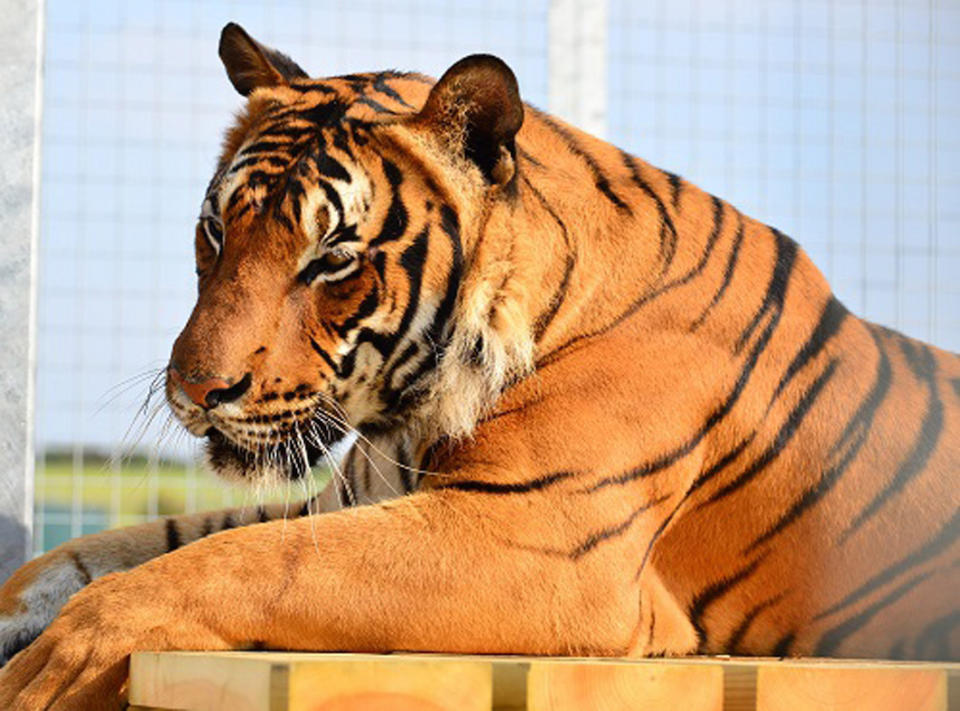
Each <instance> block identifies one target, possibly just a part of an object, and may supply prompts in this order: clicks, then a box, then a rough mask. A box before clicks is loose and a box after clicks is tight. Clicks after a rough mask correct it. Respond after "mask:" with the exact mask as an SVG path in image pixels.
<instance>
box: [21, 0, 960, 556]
mask: <svg viewBox="0 0 960 711" xmlns="http://www.w3.org/2000/svg"><path fill="white" fill-rule="evenodd" d="M550 5H551V3H549V2H548V1H547V0H540V1H538V2H524V3H512V2H505V1H498V2H490V1H489V0H485V1H482V2H481V1H479V0H473V1H471V2H455V3H454V2H441V1H440V0H433V1H429V0H421V1H419V2H417V1H414V2H406V1H405V2H385V1H384V2H373V1H370V0H357V1H355V2H352V3H349V4H344V3H337V2H313V1H311V0H301V1H299V2H294V1H289V2H278V3H254V2H239V1H236V2H228V1H226V0H219V1H213V2H178V1H167V0H153V1H144V0H136V1H134V0H111V1H98V2H91V3H77V2H72V1H71V0H47V3H46V27H47V30H46V44H45V47H46V50H45V90H44V122H43V168H42V207H41V243H40V275H39V278H40V284H39V299H38V302H39V313H38V319H39V323H38V352H37V355H38V370H37V403H36V408H37V413H36V418H37V419H36V440H37V452H38V462H37V470H36V492H37V493H36V508H35V513H36V520H35V524H36V529H35V537H34V541H35V543H34V548H35V550H36V551H38V552H39V551H43V550H47V549H49V548H51V547H52V546H54V545H56V544H57V543H59V542H61V541H62V540H64V539H66V538H68V537H72V536H76V535H79V534H81V533H86V532H90V531H93V530H97V529H100V528H103V527H105V526H113V525H119V524H128V523H134V522H137V521H142V520H146V519H148V518H150V517H154V516H157V515H160V514H164V513H177V512H181V511H192V510H197V509H202V508H210V507H215V506H221V505H226V504H230V503H237V502H243V501H244V500H249V497H250V496H251V494H248V493H243V492H239V493H238V492H233V491H230V490H228V489H226V488H223V487H221V486H220V485H218V484H217V483H216V482H215V481H214V480H213V477H211V476H209V475H207V474H205V473H203V472H198V471H197V468H196V466H195V465H194V464H193V463H192V462H193V461H194V459H193V454H194V452H193V445H192V444H191V443H190V442H188V441H186V440H185V439H177V438H176V437H173V438H165V439H164V438H163V437H162V435H163V432H162V430H163V422H164V421H165V419H166V413H165V412H163V411H160V412H158V414H157V416H156V418H155V419H154V421H153V422H152V424H151V425H150V426H148V427H146V428H145V429H143V431H142V433H141V430H140V429H138V428H140V427H141V426H140V425H137V426H135V428H134V435H136V434H137V433H141V434H142V438H141V439H140V440H139V441H140V442H141V445H140V446H139V448H135V451H136V452H137V453H138V456H136V457H134V458H133V459H132V460H130V461H128V462H126V463H125V464H122V465H121V464H117V463H111V462H110V461H109V460H108V458H107V456H106V455H108V454H110V453H111V452H113V451H115V450H116V448H117V445H118V444H119V443H120V441H121V439H122V438H123V436H124V433H125V432H126V431H127V429H128V427H129V425H130V423H131V421H132V420H133V419H134V413H135V412H136V410H137V407H138V406H139V404H140V402H141V401H142V399H143V396H144V394H145V391H146V389H147V385H148V383H149V380H150V377H151V376H152V374H153V373H156V372H157V370H158V369H159V368H161V367H162V366H163V364H164V363H165V362H166V358H167V355H168V353H169V349H170V346H171V344H172V342H173V339H174V338H175V336H176V334H177V332H178V331H179V329H180V327H181V326H182V324H183V323H184V322H185V320H186V318H187V315H188V314H189V310H190V307H191V305H192V300H193V295H194V289H195V285H194V277H193V263H192V262H193V257H192V233H193V226H194V220H195V217H196V214H197V211H198V208H199V203H200V198H201V196H202V193H203V189H204V186H205V185H206V182H207V181H208V179H209V177H210V173H211V171H212V168H213V163H214V159H215V153H216V148H217V144H218V142H219V137H220V134H221V132H222V130H223V129H224V128H225V126H226V125H227V123H228V122H229V120H230V116H231V112H232V111H233V110H235V109H236V108H238V107H239V106H240V104H241V99H240V97H238V96H237V95H236V94H235V93H234V92H233V90H232V88H231V87H230V85H229V83H228V81H227V79H226V77H225V76H224V73H223V69H222V67H221V65H220V63H219V60H218V59H217V55H216V42H217V37H218V34H219V31H220V28H221V27H222V26H223V25H224V24H225V23H226V22H227V21H230V20H233V21H237V22H240V23H241V24H242V25H244V26H245V27H246V28H247V29H248V30H249V31H250V32H251V33H252V34H253V35H254V36H256V37H257V38H258V39H260V40H261V41H263V42H265V43H267V44H270V45H272V46H275V47H277V48H279V49H280V50H282V51H284V52H286V53H287V54H289V55H291V56H292V57H293V58H294V59H295V60H297V61H298V62H299V63H300V64H301V65H302V66H303V67H304V68H306V69H307V70H308V71H309V72H311V73H312V74H314V75H331V74H337V73H345V72H351V71H361V70H368V69H383V68H390V67H395V68H399V69H416V70H420V71H424V72H427V73H431V74H433V75H435V76H436V75H439V74H440V73H441V72H442V71H443V70H444V69H445V68H446V67H447V66H448V65H449V64H451V63H452V62H453V61H455V60H456V59H458V58H459V57H461V56H463V55H465V54H468V53H470V52H476V51H484V52H492V53H495V54H498V55H500V56H502V57H503V58H504V59H505V60H506V61H507V62H508V63H509V64H510V65H511V66H512V67H513V68H514V70H515V72H516V73H517V75H518V77H519V80H520V84H521V89H522V91H523V93H524V95H525V98H526V99H527V100H529V101H531V102H533V103H534V104H537V105H540V106H546V105H547V96H548V86H547V85H548V79H549V77H550V73H551V69H552V65H551V60H550V58H549V54H548V42H549V37H548V25H549V22H548V15H549V11H550ZM605 12H606V20H605V22H606V33H605V41H606V42H607V50H606V55H605V60H606V61H605V64H606V70H605V72H606V76H605V77H604V76H595V77H594V76H587V77H586V79H585V81H586V83H589V82H590V81H593V82H604V81H605V82H606V86H607V91H606V96H607V102H608V103H607V106H606V112H605V114H606V125H607V126H608V127H609V131H608V134H609V135H608V138H610V139H611V140H613V141H614V142H616V143H618V144H620V145H622V146H623V147H625V148H627V149H629V150H631V151H632V152H634V153H636V154H638V155H640V156H642V157H644V158H646V159H648V160H650V161H651V162H653V163H655V164H657V165H661V166H663V167H665V168H669V169H671V170H674V171H675V172H679V173H681V174H683V175H685V176H686V177H688V178H689V179H691V180H692V181H694V182H696V183H698V184H700V185H702V186H703V187H704V188H706V189H708V190H710V191H712V192H715V193H716V194H718V195H720V196H721V197H724V198H726V199H729V200H731V201H732V202H733V203H734V204H736V205H737V206H738V207H740V208H741V209H742V210H743V211H744V212H746V213H748V214H751V215H753V216H755V217H758V218H760V219H762V220H765V221H767V222H769V223H771V224H773V225H776V226H778V227H780V228H781V229H783V230H784V231H786V232H789V233H790V234H791V235H793V236H794V237H796V238H797V239H798V240H799V241H800V242H801V244H802V245H803V246H804V247H806V249H807V250H808V251H809V252H810V253H811V255H812V256H813V258H814V260H815V261H816V262H817V263H818V264H819V265H820V266H821V267H822V268H823V269H824V271H825V272H826V273H827V275H828V276H829V277H830V278H831V280H832V283H833V284H834V286H835V288H836V289H837V290H838V292H839V294H840V296H841V298H842V299H843V300H844V301H846V303H847V304H848V305H849V306H851V307H852V308H853V309H854V310H855V311H857V312H859V313H861V314H864V315H866V316H867V317H869V318H872V319H874V320H877V321H880V322H883V323H886V324H889V325H892V326H896V327H899V328H902V329H903V330H905V331H906V332H908V333H910V334H912V335H917V336H919V337H921V338H925V339H928V340H932V341H933V342H935V343H938V344H939V345H942V346H945V347H948V348H951V349H953V350H960V320H958V319H960V310H958V308H957V307H958V306H960V295H958V287H957V285H956V282H955V280H954V279H953V278H952V277H953V275H954V274H956V273H960V239H958V237H957V235H960V229H958V228H960V212H958V211H957V207H956V206H957V204H958V197H960V174H958V172H957V171H958V167H957V166H958V165H960V160H958V158H960V156H958V155H957V153H958V151H960V121H958V118H960V116H958V112H960V91H958V84H957V82H958V80H960V71H958V69H957V68H958V67H960V62H958V61H957V60H958V56H957V53H958V47H960V8H958V7H955V6H948V5H947V4H946V3H944V2H940V3H939V4H938V3H937V2H908V1H907V0H899V1H898V2H890V1H887V0H874V1H871V2H862V3H861V2H851V1H849V0H833V1H832V2H824V1H823V0H789V1H786V0H777V1H768V0H730V1H729V2H707V1H706V0H687V1H686V2H683V1H682V0H681V1H679V2H678V1H677V0H670V2H667V1H666V0H652V1H651V2H644V3H634V2H630V1H629V0H611V2H610V3H609V5H608V6H606V9H605ZM595 40H596V37H594V38H593V39H592V40H591V41H595ZM554 62H556V59H554ZM580 80H581V81H583V80H584V77H580ZM598 95H600V96H602V95H603V92H598ZM148 414H149V413H148ZM134 440H136V437H135V436H134ZM158 441H160V442H161V444H160V445H159V446H155V443H156V442H158Z"/></svg>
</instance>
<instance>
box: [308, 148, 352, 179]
mask: <svg viewBox="0 0 960 711" xmlns="http://www.w3.org/2000/svg"><path fill="white" fill-rule="evenodd" d="M312 157H313V160H314V163H315V165H316V168H317V172H318V173H320V175H322V176H324V177H326V178H330V179H332V180H341V181H343V182H344V183H349V182H351V178H350V173H348V172H347V169H346V168H344V167H343V166H342V165H341V164H340V161H338V160H336V159H335V158H331V157H330V156H329V155H328V154H327V153H325V152H323V153H321V152H319V151H318V152H317V153H316V154H315V155H313V156H312Z"/></svg>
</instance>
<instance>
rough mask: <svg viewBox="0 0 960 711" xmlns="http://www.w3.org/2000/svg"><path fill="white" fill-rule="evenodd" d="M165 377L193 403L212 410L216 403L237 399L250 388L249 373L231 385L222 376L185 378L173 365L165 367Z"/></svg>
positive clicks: (250, 379) (250, 378)
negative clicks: (198, 380) (197, 379)
mask: <svg viewBox="0 0 960 711" xmlns="http://www.w3.org/2000/svg"><path fill="white" fill-rule="evenodd" d="M167 377H169V378H170V380H171V381H173V383H174V384H175V385H176V386H177V387H179V388H180V389H181V390H182V391H183V393H184V395H186V396H187V397H188V398H190V400H192V401H193V403H194V404H195V405H199V406H200V407H202V408H204V409H205V410H212V409H213V408H215V407H216V406H217V405H220V404H223V403H228V402H233V401H235V400H239V399H240V398H241V397H243V394H244V393H246V392H247V390H249V389H250V382H251V381H252V377H251V375H250V373H247V374H246V375H244V376H243V377H242V378H241V379H240V380H238V381H237V382H236V383H234V384H233V385H231V384H230V383H228V382H227V381H226V380H224V379H223V378H208V379H207V380H204V381H202V382H199V383H197V382H193V381H191V380H187V378H185V377H184V376H183V375H182V374H181V373H180V371H179V370H177V369H176V368H175V367H174V366H170V367H169V368H167Z"/></svg>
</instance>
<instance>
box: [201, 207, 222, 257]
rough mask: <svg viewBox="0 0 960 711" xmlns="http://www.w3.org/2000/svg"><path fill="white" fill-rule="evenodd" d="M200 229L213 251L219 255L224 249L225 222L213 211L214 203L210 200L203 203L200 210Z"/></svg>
mask: <svg viewBox="0 0 960 711" xmlns="http://www.w3.org/2000/svg"><path fill="white" fill-rule="evenodd" d="M199 219H200V227H201V228H202V229H203V234H204V236H205V237H206V238H207V242H209V243H210V246H211V247H213V250H214V251H215V252H216V253H217V254H218V255H219V254H220V251H221V250H222V249H223V220H221V219H220V216H219V215H217V214H216V213H215V212H214V210H213V202H212V201H211V200H210V198H207V199H206V200H204V201H203V206H202V207H201V208H200V218H199Z"/></svg>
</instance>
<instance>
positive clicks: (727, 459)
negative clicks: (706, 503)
mask: <svg viewBox="0 0 960 711" xmlns="http://www.w3.org/2000/svg"><path fill="white" fill-rule="evenodd" d="M756 436H757V431H756V430H754V431H753V432H751V433H750V434H749V435H747V436H746V437H744V438H743V439H742V440H740V441H739V442H738V443H737V445H736V446H735V447H734V448H733V449H731V450H729V451H728V452H727V453H726V454H724V455H723V456H722V457H720V459H718V460H717V461H715V462H714V463H713V464H712V465H710V468H709V469H707V470H706V471H703V472H701V473H700V475H699V476H698V477H697V478H696V479H694V481H693V483H692V484H691V485H690V489H689V491H688V492H687V495H688V496H689V495H690V494H692V493H693V492H694V491H696V490H697V489H699V488H700V487H701V486H703V485H704V484H706V483H707V482H708V481H710V480H711V479H713V478H714V477H715V476H716V475H717V474H719V473H720V472H722V471H723V470H724V469H726V468H727V467H728V466H729V465H730V464H731V463H732V462H733V461H734V460H735V459H736V458H737V457H739V456H740V454H741V453H742V452H743V451H744V450H745V449H746V448H747V447H749V446H750V443H751V442H753V440H754V439H755V438H756Z"/></svg>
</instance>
